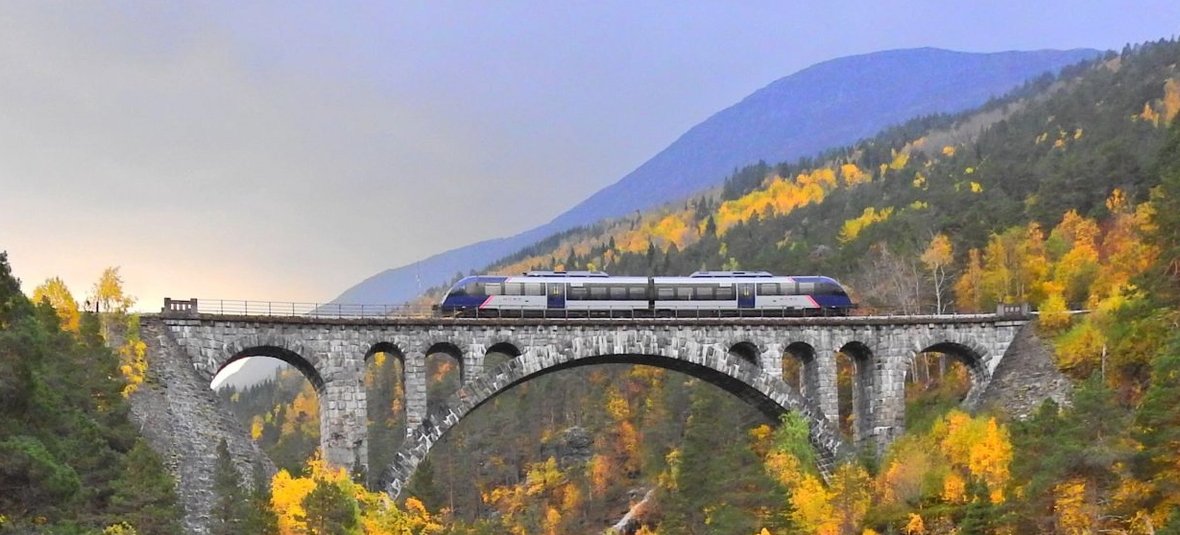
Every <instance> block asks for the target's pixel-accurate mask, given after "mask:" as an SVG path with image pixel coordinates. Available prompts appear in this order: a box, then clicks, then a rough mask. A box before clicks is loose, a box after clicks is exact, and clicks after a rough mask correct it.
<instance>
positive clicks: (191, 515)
mask: <svg viewBox="0 0 1180 535" xmlns="http://www.w3.org/2000/svg"><path fill="white" fill-rule="evenodd" d="M141 329H142V336H143V340H144V342H146V343H147V345H148V352H147V355H148V377H147V380H146V381H145V382H144V383H143V384H142V385H141V386H140V388H139V389H138V390H137V391H136V392H135V393H134V394H132V396H131V399H130V402H131V418H132V421H134V422H135V423H136V424H137V425H138V426H139V428H140V433H141V434H142V435H143V436H144V438H145V439H146V440H147V441H148V444H149V445H150V446H151V447H152V449H154V450H156V452H157V453H159V454H160V456H161V457H162V458H163V461H164V464H165V466H167V467H168V470H169V471H170V472H171V473H172V475H173V477H174V478H175V479H176V481H177V484H176V493H177V498H178V501H179V502H180V504H181V506H182V507H183V508H184V519H183V525H184V528H185V531H186V532H187V533H198V534H200V533H208V532H209V515H210V510H211V509H212V507H213V502H214V499H215V496H214V492H213V472H214V468H213V467H214V466H215V464H216V462H217V445H218V443H220V441H221V440H222V439H225V441H226V444H227V446H229V451H230V456H231V457H232V458H233V461H234V465H235V466H236V467H237V469H238V472H239V473H240V474H241V476H242V481H243V483H244V485H249V484H250V483H251V482H253V479H254V473H255V470H260V471H261V472H262V473H264V474H266V476H267V477H269V476H271V475H273V474H274V473H275V466H274V463H272V462H271V461H270V459H269V458H267V457H266V455H265V454H264V453H263V452H262V451H261V450H259V449H258V447H257V445H256V444H254V442H253V441H252V440H250V439H249V436H248V435H247V433H246V430H245V429H243V428H242V426H241V425H240V424H239V423H238V422H237V421H236V420H234V419H233V416H232V415H233V413H232V412H231V410H230V409H229V408H228V407H225V406H224V405H223V404H222V403H221V402H220V400H219V399H218V397H217V395H216V394H215V393H214V392H213V390H212V389H210V388H209V380H208V379H205V378H203V377H201V376H200V375H198V374H197V372H196V370H194V369H193V366H192V364H191V361H190V360H189V358H188V356H187V355H186V354H185V352H184V350H183V349H181V348H180V347H179V346H177V345H176V342H175V341H174V340H173V339H172V337H171V335H170V334H169V333H168V332H167V330H166V329H164V328H163V326H162V325H160V324H159V323H154V322H151V321H145V322H143V324H142V326H141Z"/></svg>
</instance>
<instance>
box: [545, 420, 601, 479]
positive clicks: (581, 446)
mask: <svg viewBox="0 0 1180 535" xmlns="http://www.w3.org/2000/svg"><path fill="white" fill-rule="evenodd" d="M593 456H594V437H593V436H591V435H590V432H589V431H587V430H586V429H585V428H584V427H576V426H575V427H570V428H567V429H566V430H564V431H562V432H561V434H560V435H558V436H557V437H556V438H554V439H553V440H552V441H551V442H549V443H548V444H545V445H544V446H543V447H542V448H541V458H542V459H544V458H547V457H553V458H554V459H556V460H557V465H558V466H559V467H561V468H562V469H566V468H569V467H571V466H584V465H585V464H586V463H588V462H590V458H591V457H593Z"/></svg>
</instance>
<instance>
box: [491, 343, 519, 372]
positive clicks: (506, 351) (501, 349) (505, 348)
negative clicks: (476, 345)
mask: <svg viewBox="0 0 1180 535" xmlns="http://www.w3.org/2000/svg"><path fill="white" fill-rule="evenodd" d="M523 354H524V353H523V352H522V351H521V350H520V348H518V347H516V345H515V344H513V343H511V342H499V343H495V344H492V346H491V347H489V348H488V350H487V351H485V352H484V355H483V369H484V370H485V371H486V370H488V369H491V368H495V367H496V366H499V365H501V364H503V363H505V362H508V361H511V360H513V359H515V358H517V357H520V356H521V355H523Z"/></svg>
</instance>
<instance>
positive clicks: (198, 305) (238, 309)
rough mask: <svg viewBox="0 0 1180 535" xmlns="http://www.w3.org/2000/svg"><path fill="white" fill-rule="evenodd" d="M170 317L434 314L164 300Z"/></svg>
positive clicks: (416, 308) (410, 309) (417, 309)
mask: <svg viewBox="0 0 1180 535" xmlns="http://www.w3.org/2000/svg"><path fill="white" fill-rule="evenodd" d="M160 312H161V314H163V315H166V316H189V315H196V314H216V315H219V316H272V317H290V318H295V317H306V318H328V319H349V318H357V319H360V318H393V317H398V318H426V317H431V316H432V315H433V311H432V310H431V307H429V306H420V305H360V304H343V303H297V302H282V301H249V300H243V299H172V298H165V299H164V308H163V310H161V311H160Z"/></svg>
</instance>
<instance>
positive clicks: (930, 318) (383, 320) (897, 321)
mask: <svg viewBox="0 0 1180 535" xmlns="http://www.w3.org/2000/svg"><path fill="white" fill-rule="evenodd" d="M144 316H145V317H153V318H155V317H158V318H160V319H163V320H167V321H223V322H233V323H287V324H297V325H308V324H316V325H391V326H396V325H416V326H432V325H438V326H449V325H456V326H457V325H463V326H489V327H494V326H544V325H552V326H564V327H570V326H577V325H611V326H620V327H621V326H628V327H631V326H670V325H693V326H700V325H741V326H839V325H848V326H859V325H926V324H929V325H933V324H937V325H945V324H963V323H987V324H995V323H1006V322H1012V323H1027V322H1028V321H1029V320H1030V319H1031V318H1030V317H1029V316H1027V315H998V314H941V315H909V316H901V315H889V316H827V317H825V316H816V317H785V318H784V317H720V318H719V317H701V318H688V317H679V318H584V317H583V318H555V317H548V318H445V317H420V316H412V317H398V316H391V317H379V316H365V317H355V318H350V317H344V318H340V317H323V316H267V315H253V314H251V315H245V314H207V313H199V314H192V313H188V314H171V313H161V314H144Z"/></svg>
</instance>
